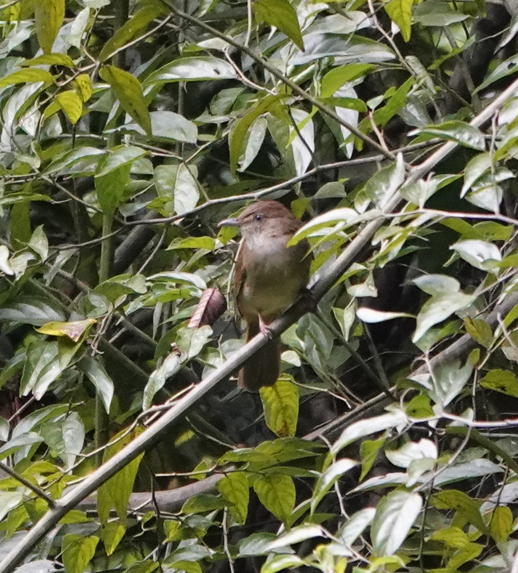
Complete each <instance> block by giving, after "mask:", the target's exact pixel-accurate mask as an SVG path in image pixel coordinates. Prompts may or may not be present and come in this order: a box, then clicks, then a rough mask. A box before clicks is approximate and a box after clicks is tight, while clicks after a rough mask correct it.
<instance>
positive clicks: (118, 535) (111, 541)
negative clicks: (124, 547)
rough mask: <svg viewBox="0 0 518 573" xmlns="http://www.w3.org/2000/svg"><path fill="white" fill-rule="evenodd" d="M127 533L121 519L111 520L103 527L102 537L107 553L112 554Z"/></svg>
mask: <svg viewBox="0 0 518 573" xmlns="http://www.w3.org/2000/svg"><path fill="white" fill-rule="evenodd" d="M125 533H126V528H125V527H124V525H122V523H121V522H120V521H110V523H106V524H105V525H104V526H103V527H101V539H102V542H103V544H104V548H105V549H106V554H107V555H112V553H113V552H114V551H115V549H117V546H118V545H119V543H120V541H121V539H122V538H123V537H124V534H125Z"/></svg>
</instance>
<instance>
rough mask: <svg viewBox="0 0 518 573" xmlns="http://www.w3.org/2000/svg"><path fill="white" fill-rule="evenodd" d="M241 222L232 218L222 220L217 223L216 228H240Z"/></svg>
mask: <svg viewBox="0 0 518 573" xmlns="http://www.w3.org/2000/svg"><path fill="white" fill-rule="evenodd" d="M240 226H241V222H240V221H239V219H238V218H237V217H233V218H232V219H223V221H220V222H219V223H218V227H240Z"/></svg>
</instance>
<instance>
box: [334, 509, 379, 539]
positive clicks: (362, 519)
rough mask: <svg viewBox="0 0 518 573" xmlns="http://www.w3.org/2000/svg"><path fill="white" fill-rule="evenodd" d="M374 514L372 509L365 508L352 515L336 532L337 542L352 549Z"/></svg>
mask: <svg viewBox="0 0 518 573" xmlns="http://www.w3.org/2000/svg"><path fill="white" fill-rule="evenodd" d="M375 513H376V509H375V508H374V507H366V508H365V509H360V511H357V512H356V513H354V514H353V515H352V516H351V517H350V518H349V519H348V520H347V521H346V522H345V525H344V526H343V527H342V528H340V529H339V530H338V532H337V534H336V537H337V538H338V540H339V541H340V542H341V543H343V544H344V545H345V546H346V547H352V545H353V543H354V542H355V541H356V539H358V537H359V536H360V535H361V534H362V533H363V531H364V530H365V528H366V527H368V526H369V525H370V524H371V522H372V520H373V519H374V515H375Z"/></svg>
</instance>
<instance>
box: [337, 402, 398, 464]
mask: <svg viewBox="0 0 518 573" xmlns="http://www.w3.org/2000/svg"><path fill="white" fill-rule="evenodd" d="M406 423H407V417H406V415H405V413H404V412H403V411H402V410H394V411H393V412H390V413H388V414H382V415H381V416H376V417H374V418H370V419H367V420H360V421H359V422H355V423H354V424H351V425H350V426H348V427H347V428H346V429H345V430H344V431H343V432H342V434H341V436H340V437H339V438H338V440H336V442H335V443H334V444H333V446H332V448H331V454H333V455H336V454H337V453H338V452H339V451H340V450H341V449H343V448H345V446H348V445H349V444H352V443H353V442H355V441H356V440H359V439H360V438H364V437H365V436H370V435H371V434H376V433H377V432H383V431H384V430H388V429H390V428H395V427H397V426H400V425H404V424H406Z"/></svg>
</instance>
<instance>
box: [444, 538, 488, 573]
mask: <svg viewBox="0 0 518 573" xmlns="http://www.w3.org/2000/svg"><path fill="white" fill-rule="evenodd" d="M483 549H484V546H483V545H481V544H480V543H469V544H468V545H467V546H466V547H464V548H463V549H460V550H459V551H456V552H455V553H454V554H453V556H452V557H451V559H450V560H449V561H448V563H447V569H448V570H449V571H459V568H460V567H461V566H462V565H464V564H465V563H468V561H472V560H474V559H476V558H477V557H478V556H479V555H480V554H481V553H482V550H483Z"/></svg>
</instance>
